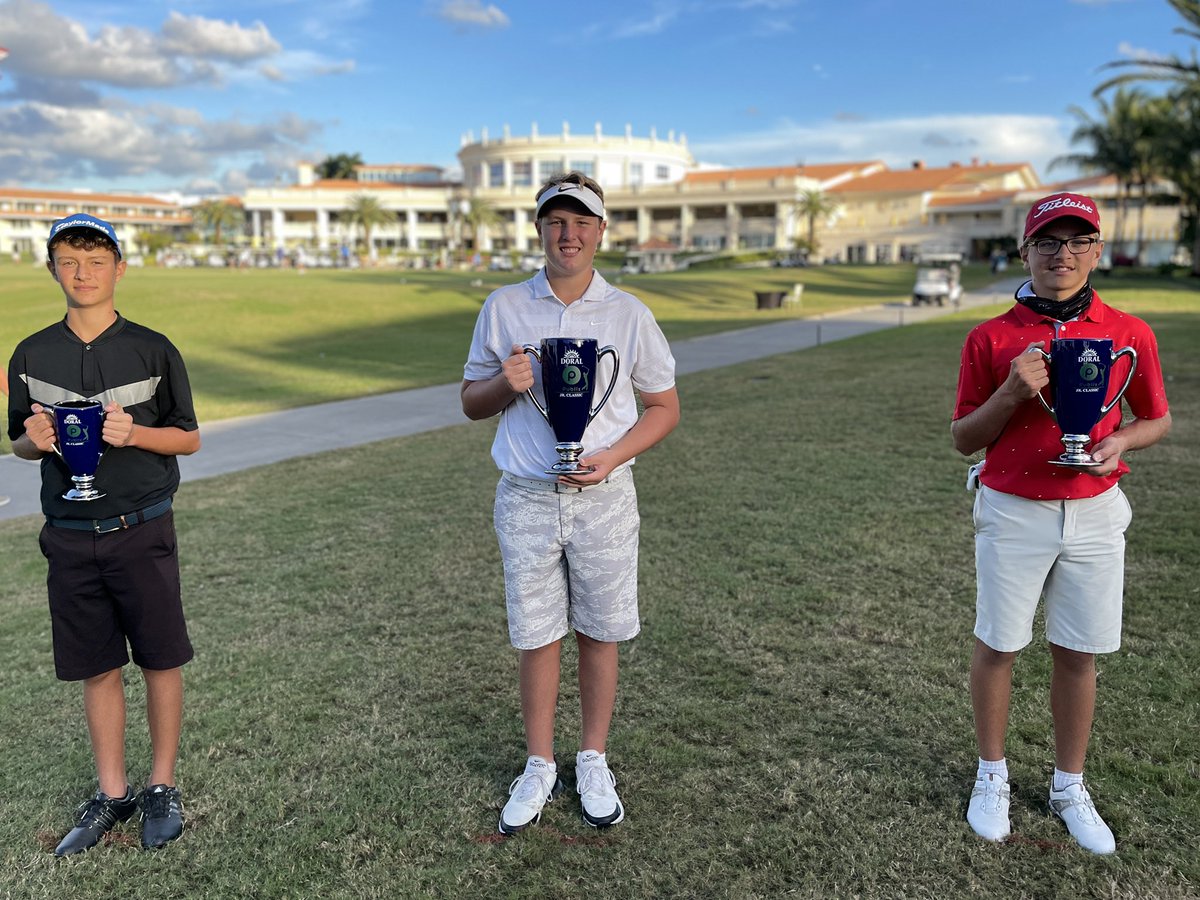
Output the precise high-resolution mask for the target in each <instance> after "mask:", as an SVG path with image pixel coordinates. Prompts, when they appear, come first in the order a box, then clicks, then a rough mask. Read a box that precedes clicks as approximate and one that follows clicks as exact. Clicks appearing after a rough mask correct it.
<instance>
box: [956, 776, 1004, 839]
mask: <svg viewBox="0 0 1200 900" xmlns="http://www.w3.org/2000/svg"><path fill="white" fill-rule="evenodd" d="M1010 795H1011V791H1010V789H1009V787H1008V782H1007V781H1005V780H1004V779H1002V778H1001V777H1000V776H999V775H995V774H988V775H987V776H986V777H984V778H980V779H978V780H976V782H975V787H974V788H972V790H971V802H970V803H969V804H967V823H968V824H969V825H970V826H971V828H973V829H974V830H975V833H976V834H977V835H979V836H980V837H981V838H985V839H986V840H989V841H1002V840H1004V839H1005V838H1006V837H1008V835H1009V832H1011V831H1012V825H1011V823H1010V822H1009V821H1008V801H1009V797H1010Z"/></svg>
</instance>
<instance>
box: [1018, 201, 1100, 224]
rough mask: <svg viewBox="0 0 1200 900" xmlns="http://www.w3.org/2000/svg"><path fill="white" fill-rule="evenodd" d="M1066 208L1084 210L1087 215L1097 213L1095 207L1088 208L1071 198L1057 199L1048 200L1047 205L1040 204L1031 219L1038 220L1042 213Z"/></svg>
mask: <svg viewBox="0 0 1200 900" xmlns="http://www.w3.org/2000/svg"><path fill="white" fill-rule="evenodd" d="M1064 206H1067V207H1070V208H1071V209H1079V210H1083V211H1084V212H1085V213H1095V211H1096V210H1095V208H1094V207H1091V206H1088V205H1087V204H1086V203H1081V202H1080V201H1078V200H1072V199H1071V198H1070V197H1057V198H1055V199H1054V200H1048V201H1047V202H1045V203H1039V204H1038V206H1037V209H1036V210H1035V211H1034V213H1033V215H1032V216H1030V218H1031V219H1036V218H1038V217H1039V216H1041V215H1042V213H1047V212H1050V210H1052V209H1060V208H1062V207H1064Z"/></svg>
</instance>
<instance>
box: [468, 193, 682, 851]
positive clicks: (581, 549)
mask: <svg viewBox="0 0 1200 900" xmlns="http://www.w3.org/2000/svg"><path fill="white" fill-rule="evenodd" d="M535 200H536V211H535V213H534V217H535V223H534V224H535V227H536V229H537V233H538V236H539V237H540V239H541V242H542V247H543V249H544V250H545V252H546V265H545V267H544V268H543V269H541V270H539V271H538V273H537V274H536V275H534V276H533V278H531V279H529V280H528V281H526V282H523V283H521V284H514V285H509V286H507V287H502V288H500V289H499V290H497V291H495V292H493V293H492V294H491V295H490V296H489V297H488V298H487V300H486V301H485V303H484V305H483V308H482V309H481V310H480V313H479V318H478V321H477V322H476V325H475V334H474V337H473V339H472V342H471V350H470V353H469V356H468V359H467V364H466V367H465V370H464V375H465V380H464V381H463V385H462V406H463V411H464V412H465V413H466V414H467V416H468V417H470V418H472V419H486V418H488V417H490V416H494V415H496V414H497V413H499V414H500V424H499V428H498V429H497V432H496V439H495V441H494V443H493V444H492V458H493V460H495V462H496V465H497V467H498V468H499V469H500V472H501V476H500V482H499V484H498V485H497V487H496V501H495V526H496V535H497V537H498V538H499V542H500V552H501V556H502V558H503V562H504V585H505V596H506V600H507V607H508V632H509V638H510V640H511V642H512V645H513V646H514V647H515V648H517V650H519V651H520V685H521V714H522V718H523V721H524V726H525V742H526V750H527V754H528V758H527V760H526V762H525V767H524V770H523V772H522V773H521V774H520V775H519V776H518V777H517V778H516V780H515V781H513V783H512V785H511V787H510V789H509V794H510V796H509V800H508V802H507V803H506V804H505V806H504V809H503V811H502V812H501V814H500V823H499V828H500V831H501V833H503V834H516V833H517V832H520V831H521V830H523V829H524V828H525V827H526V826H528V825H530V824H532V823H534V822H536V821H538V819H539V818H540V816H541V812H542V807H543V806H544V805H545V804H546V803H548V802H549V801H550V800H551V799H553V798H554V797H556V796H558V794H559V793H560V792H561V791H562V790H563V788H564V786H563V782H562V780H561V778H560V777H559V776H560V773H559V770H558V765H557V762H556V759H555V755H554V717H555V705H556V703H557V701H558V685H559V656H560V647H561V644H562V639H563V637H565V636H566V635H567V634H568V632H570V631H572V630H573V631H574V632H575V641H576V643H577V645H578V647H579V693H580V703H581V706H582V715H583V730H582V746H581V748H580V750H579V753H578V754H577V755H576V757H575V789H576V791H577V792H578V793H579V795H580V803H581V806H582V811H583V819H584V821H585V822H586V823H587V824H588V825H592V826H608V825H616V824H617V823H618V822H620V821H622V820H623V819H624V818H625V807H624V805H623V804H622V802H621V800H620V798H619V797H618V795H617V791H616V784H617V782H616V777H615V776H614V775H613V773H612V771H611V769H610V768H609V766H608V759H607V755H606V754H607V749H608V732H609V725H610V721H611V719H612V713H613V706H614V704H615V702H616V696H617V648H618V644H619V642H621V641H627V640H629V639H631V638H633V637H634V636H635V635H636V634H637V633H638V631H639V629H640V627H641V625H640V621H639V617H638V606H637V561H638V521H639V520H638V508H637V497H636V494H635V492H634V487H633V472H632V464H633V461H634V457H636V456H637V455H638V454H640V453H643V452H644V451H646V450H649V449H650V448H651V447H653V446H654V445H655V444H657V443H658V442H659V441H661V440H662V439H663V438H664V437H666V436H667V435H668V434H669V433H670V432H671V430H672V429H673V428H674V427H675V425H676V423H677V422H678V421H679V398H678V396H677V395H676V393H675V360H674V357H672V355H671V350H670V348H669V347H668V345H667V341H666V339H665V338H664V337H663V334H662V331H661V330H660V329H659V327H658V325H657V324H656V323H655V321H654V317H653V315H651V313H650V310H649V309H647V308H646V307H645V306H644V305H643V304H642V303H641V302H640V301H639V300H638V299H637V298H635V297H634V296H633V295H631V294H627V293H625V292H624V291H621V290H618V289H616V288H614V287H612V286H611V285H609V284H608V282H606V281H605V280H604V278H603V277H602V276H601V275H600V273H599V272H597V271H596V270H595V269H594V268H593V261H594V260H595V256H596V250H597V249H598V248H599V246H600V241H601V239H602V238H603V237H604V229H605V227H606V224H607V223H606V222H605V215H604V192H603V190H601V188H600V185H599V184H597V183H596V182H595V181H593V180H592V179H591V178H589V177H587V176H586V175H583V174H582V173H580V172H569V173H567V174H566V175H560V176H557V177H555V178H553V179H551V180H550V181H547V182H546V183H545V184H544V185H542V187H541V189H540V190H539V191H538V192H537V195H536V198H535ZM551 336H554V337H580V338H596V339H597V340H598V341H599V343H600V345H601V346H604V345H607V344H611V345H613V346H615V347H616V348H617V352H618V354H619V356H620V373H619V376H618V378H617V382H616V386H615V387H614V388H613V391H612V394H611V396H610V397H609V401H608V403H607V404H606V405H605V406H604V408H603V409H602V410H601V411H600V413H599V415H597V417H596V419H595V420H594V421H593V422H592V423H591V425H590V426H589V427H588V430H587V433H586V434H585V435H584V441H585V444H586V447H585V450H584V453H583V456H582V458H581V459H580V462H581V463H582V464H583V465H587V466H591V467H593V470H592V471H591V472H590V473H588V474H581V475H575V476H571V477H567V476H562V477H559V478H557V479H553V478H550V477H548V476H547V475H546V469H547V468H548V467H549V466H550V465H551V464H552V463H554V462H555V461H556V455H555V452H554V443H555V440H554V434H553V432H551V430H550V427H549V426H548V425H547V424H546V422H545V421H544V420H543V419H542V417H541V415H540V414H539V413H538V411H537V409H536V408H535V407H534V405H533V401H532V400H530V399H529V398H528V397H527V396H525V394H526V393H527V392H528V391H530V390H535V391H540V390H541V379H540V372H539V373H535V371H534V367H533V366H532V365H531V361H530V357H529V356H527V355H526V354H525V353H523V352H522V350H521V347H522V345H523V344H525V343H536V342H537V341H538V340H539V339H541V338H542V337H551ZM605 368H607V367H605ZM598 378H599V380H600V381H601V382H603V381H604V378H605V376H604V374H603V372H602V373H599V374H598ZM602 388H603V389H604V390H607V386H606V385H601V384H598V385H596V389H597V396H601V389H602ZM635 390H636V391H637V392H638V394H640V396H641V400H642V403H643V405H644V407H645V411H644V412H643V413H642V415H641V416H640V417H639V416H638V412H637V403H636V400H635V398H634V391H635Z"/></svg>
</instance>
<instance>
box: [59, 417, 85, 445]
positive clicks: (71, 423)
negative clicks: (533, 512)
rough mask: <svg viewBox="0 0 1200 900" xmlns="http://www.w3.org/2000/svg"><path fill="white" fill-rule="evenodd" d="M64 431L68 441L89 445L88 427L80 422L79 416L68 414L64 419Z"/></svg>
mask: <svg viewBox="0 0 1200 900" xmlns="http://www.w3.org/2000/svg"><path fill="white" fill-rule="evenodd" d="M63 425H64V426H65V427H64V429H63V430H64V431H65V432H66V437H67V440H69V441H72V442H80V443H87V439H88V431H87V428H86V426H84V424H83V423H82V422H81V421H79V416H77V415H75V413H68V414H67V416H66V418H64V419H63Z"/></svg>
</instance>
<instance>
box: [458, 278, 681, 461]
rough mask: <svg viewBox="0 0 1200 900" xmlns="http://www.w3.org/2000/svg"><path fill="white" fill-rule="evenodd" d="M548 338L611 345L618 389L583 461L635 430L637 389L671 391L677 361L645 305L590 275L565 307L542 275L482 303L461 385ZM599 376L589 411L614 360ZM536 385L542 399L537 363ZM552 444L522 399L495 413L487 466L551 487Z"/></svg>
mask: <svg viewBox="0 0 1200 900" xmlns="http://www.w3.org/2000/svg"><path fill="white" fill-rule="evenodd" d="M549 337H565V338H595V339H596V340H597V341H598V342H599V344H600V346H601V347H605V346H607V345H610V344H611V345H612V346H613V347H616V349H617V356H618V358H619V359H620V372H619V373H618V375H617V383H616V386H615V387H614V388H613V391H612V395H611V396H610V397H609V398H608V402H607V403H606V404H605V405H604V408H603V409H602V410H600V413H599V414H598V415H597V416H596V418H595V419H594V420H593V421H592V424H591V425H589V426H588V428H587V431H586V432H584V435H583V447H584V451H583V454H582V455H583V456H585V457H586V456H587V455H588V454H589V453H595V452H597V451H599V450H605V449H607V448H609V447H611V446H612V445H613V444H615V443H616V442H617V441H618V440H620V439H621V437H622V436H623V435H624V434H625V432H627V431H628V430H629V429H630V428H632V427H633V426H634V424H635V423H636V422H637V419H638V410H637V401H636V399H635V398H634V393H633V391H634V388H636V389H637V390H638V391H645V392H647V393H651V394H653V393H658V392H660V391H665V390H669V389H670V388H673V387H674V386H675V357H673V356H672V355H671V348H670V346H668V344H667V339H666V338H665V337H663V333H662V330H661V329H660V328H659V327H658V323H657V322H655V321H654V315H653V314H652V313H651V312H650V310H649V309H648V308H647V307H646V305H645V304H644V303H642V301H640V300H638V299H637V297H635V296H633V295H632V294H629V293H626V292H625V291H622V290H618V289H617V288H615V287H613V286H612V285H610V284H609V283H608V282H607V281H605V280H604V278H603V276H601V274H600V273H599V272H596V271H593V272H592V281H591V284H589V285H588V289H587V291H586V292H585V293H584V295H583V296H582V297H580V298H579V299H578V300H576V301H574V302H573V303H569V304H568V303H563V302H562V301H561V300H559V299H558V297H556V296H554V291H553V290H551V288H550V282H549V281H548V280H547V279H546V270H545V269H544V268H543V269H541V270H539V271H538V273H537V274H536V275H534V276H533V278H531V279H529V280H528V281H524V282H521V283H520V284H510V285H507V286H505V287H502V288H500V289H499V290H496V291H494V292H493V293H492V294H491V295H490V296H489V297H488V298H487V300H486V301H484V304H483V309H481V310H480V311H479V319H478V320H477V321H476V323H475V334H474V336H473V337H472V339H471V351H470V354H469V356H468V357H467V364H466V366H464V367H463V377H464V378H465V379H466V380H467V381H486V380H487V379H489V378H492V377H493V376H495V375H497V374H498V373H499V372H500V368H501V365H502V364H503V362H504V360H505V359H507V358H508V357H509V356H510V355H511V354H512V347H513V344H521V345H524V344H534V345H535V346H536V345H537V344H538V343H539V342H540V341H541V339H542V338H549ZM530 361H531V362H533V359H532V357H531V358H530ZM598 368H599V369H600V371H599V373H598V374H597V376H596V395H595V399H594V400H593V403H596V402H599V400H600V398H601V397H603V396H604V392H605V391H607V390H608V385H609V381H610V380H611V376H612V359H611V358H609V357H605V358H603V359H602V360H601V361H600V363H599V366H598ZM533 378H534V385H533V388H532V390H534V391H537V392H538V398H539V399H543V398H544V396H545V395H544V394H542V372H541V367H540V366H538V365H537V363H536V362H534V365H533ZM543 405H545V401H544V399H543ZM554 443H555V441H554V432H553V431H551V430H550V426H549V425H548V424H547V423H546V420H545V419H543V418H542V414H541V413H539V412H538V411H537V408H536V407H535V406H534V405H533V401H532V400H531V399H529V397H528V396H521V397H518V398H517V399H516V401H515V402H513V403H510V404H509V405H508V406H507V407H506V408H505V409H504V410H503V411H502V412H501V413H500V425H499V427H498V428H497V429H496V440H495V441H494V442H493V443H492V459H493V460H494V461H495V463H496V466H497V467H498V468H499V469H500V470H501V471H503V472H509V473H511V474H513V475H516V476H518V477H521V478H539V479H542V480H548V479H549V476H547V475H546V469H548V468H549V467H550V466H551V465H553V464H554V463H555V462H557V461H558V454H557V453H555V452H554ZM629 462H630V463H633V460H632V459H631V460H629Z"/></svg>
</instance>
